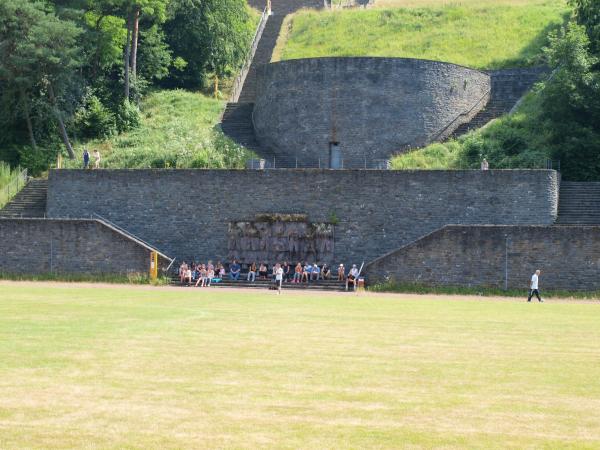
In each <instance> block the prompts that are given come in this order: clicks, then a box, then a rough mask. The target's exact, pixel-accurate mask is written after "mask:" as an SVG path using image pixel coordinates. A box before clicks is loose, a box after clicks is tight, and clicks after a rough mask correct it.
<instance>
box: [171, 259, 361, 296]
mask: <svg viewBox="0 0 600 450" xmlns="http://www.w3.org/2000/svg"><path fill="white" fill-rule="evenodd" d="M227 274H229V278H230V279H231V280H239V279H240V277H241V276H242V266H241V265H240V263H239V262H238V261H236V260H233V262H232V263H231V264H230V265H229V271H227V270H226V269H225V266H224V265H223V264H222V263H221V262H220V261H219V262H217V264H216V265H214V264H213V263H212V261H208V263H207V264H201V263H198V264H196V263H194V262H192V263H191V264H189V265H188V264H187V263H186V262H185V261H184V262H183V263H182V264H181V265H180V266H179V279H180V281H181V284H188V285H192V284H194V283H195V284H194V286H196V287H198V286H200V287H208V286H210V285H211V283H219V282H221V281H222V280H223V279H224V278H225V276H227ZM244 276H245V278H246V280H247V281H249V282H255V281H256V279H257V278H258V279H259V280H273V281H275V283H276V284H278V285H279V288H280V287H281V284H282V283H284V282H289V283H304V282H306V283H310V282H311V281H319V280H330V279H331V278H332V276H333V274H332V271H331V268H330V267H329V266H328V265H327V264H323V265H319V264H317V263H314V264H310V263H301V262H298V263H297V264H296V265H295V266H292V265H290V264H288V262H287V261H286V262H284V263H283V264H281V263H276V264H273V266H271V268H269V266H268V265H267V264H265V263H264V262H262V263H260V264H257V263H256V262H252V263H250V264H248V265H247V273H245V274H244ZM358 276H359V270H358V268H357V267H356V264H353V265H352V268H351V269H350V270H349V271H348V272H347V273H346V268H345V267H344V265H343V264H340V265H339V266H338V268H337V280H338V281H345V282H346V290H348V287H349V286H350V285H352V287H353V288H356V283H357V280H358Z"/></svg>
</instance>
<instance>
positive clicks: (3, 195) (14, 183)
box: [0, 169, 27, 208]
mask: <svg viewBox="0 0 600 450" xmlns="http://www.w3.org/2000/svg"><path fill="white" fill-rule="evenodd" d="M26 184H27V169H23V170H22V171H20V172H19V173H18V174H17V175H16V176H15V177H14V178H13V179H12V180H11V181H9V183H8V184H7V185H6V186H4V187H3V188H2V189H0V208H4V206H6V204H7V203H8V202H10V201H11V200H12V198H13V197H14V196H15V195H17V194H18V193H19V191H20V190H21V189H23V188H24V187H25V185H26Z"/></svg>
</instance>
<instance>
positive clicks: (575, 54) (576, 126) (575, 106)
mask: <svg viewBox="0 0 600 450" xmlns="http://www.w3.org/2000/svg"><path fill="white" fill-rule="evenodd" d="M549 39H550V46H549V47H548V48H547V49H545V54H546V57H547V60H548V63H549V64H550V66H551V67H553V68H554V74H553V77H552V78H551V79H550V80H549V81H547V82H546V83H545V86H544V89H543V91H542V93H541V95H542V109H543V111H544V117H545V119H546V121H547V126H548V129H549V132H550V136H551V144H552V147H553V148H554V152H553V153H554V157H555V158H557V159H560V160H561V165H562V167H563V173H564V174H565V176H566V177H567V178H580V179H598V178H599V177H600V72H599V71H598V70H595V69H594V67H595V66H596V64H597V63H598V58H596V57H595V56H594V55H592V54H591V52H590V50H589V48H590V41H589V38H588V36H587V34H586V29H585V28H584V27H583V26H581V25H577V24H575V23H570V24H569V25H568V26H567V28H566V30H563V31H562V32H561V33H553V34H551V35H550V38H549Z"/></svg>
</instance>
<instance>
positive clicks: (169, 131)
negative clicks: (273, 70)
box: [67, 90, 249, 168]
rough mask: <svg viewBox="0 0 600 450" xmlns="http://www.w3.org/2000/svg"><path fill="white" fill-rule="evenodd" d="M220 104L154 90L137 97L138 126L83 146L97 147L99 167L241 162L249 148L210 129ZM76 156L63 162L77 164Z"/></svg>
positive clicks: (230, 164)
mask: <svg viewBox="0 0 600 450" xmlns="http://www.w3.org/2000/svg"><path fill="white" fill-rule="evenodd" d="M224 107H225V102H224V101H221V100H216V99H213V98H210V97H207V96H205V95H203V94H200V93H193V92H188V91H183V90H164V91H158V92H154V93H151V94H149V95H148V96H147V97H146V98H145V99H144V101H143V102H142V105H141V111H142V124H141V126H140V127H139V128H138V129H135V130H133V131H130V132H126V133H123V134H120V135H118V136H115V137H113V138H111V139H108V140H104V141H101V140H95V141H92V142H88V143H86V146H87V147H88V148H89V149H90V153H91V151H92V150H94V149H98V150H99V151H100V154H101V157H102V164H101V165H102V167H104V168H165V167H200V168H204V167H212V168H224V167H227V168H238V167H244V162H245V160H246V159H247V157H248V155H249V153H248V152H247V151H246V150H245V149H243V148H241V147H240V146H238V145H236V144H235V143H234V142H233V141H231V140H230V139H228V138H226V137H225V136H224V135H223V133H222V132H221V131H220V130H217V129H215V126H216V124H217V123H218V122H219V120H220V117H221V113H222V111H223V108H224ZM82 145H83V144H81V145H80V147H81V146H82ZM77 157H78V159H77V160H76V161H72V162H67V164H68V167H81V164H82V162H81V152H78V153H77Z"/></svg>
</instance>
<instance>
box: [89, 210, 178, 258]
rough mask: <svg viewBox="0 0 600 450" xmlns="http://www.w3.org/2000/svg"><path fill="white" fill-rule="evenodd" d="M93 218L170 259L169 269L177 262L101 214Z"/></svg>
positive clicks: (94, 214) (94, 215)
mask: <svg viewBox="0 0 600 450" xmlns="http://www.w3.org/2000/svg"><path fill="white" fill-rule="evenodd" d="M92 216H93V217H95V218H96V220H97V221H98V222H101V223H103V224H104V225H106V226H108V227H109V228H113V229H114V230H116V231H118V232H120V233H122V234H124V235H126V236H128V237H129V238H131V239H133V240H135V241H138V242H139V243H140V244H143V245H144V246H145V247H147V248H149V249H151V250H152V251H155V252H156V253H158V254H159V255H160V256H162V257H163V258H165V259H168V260H169V261H171V264H169V268H170V267H171V265H172V264H173V262H174V261H175V258H171V257H169V256H167V255H165V254H164V253H162V252H160V251H159V250H158V249H157V248H156V246H155V245H152V244H150V243H148V242H146V241H144V240H143V239H142V238H140V237H138V236H136V235H135V234H133V233H132V232H130V231H127V230H126V229H125V228H123V227H120V226H119V225H117V224H116V223H114V222H111V221H110V220H108V219H106V218H105V217H102V216H101V215H100V214H96V213H93V214H92Z"/></svg>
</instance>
